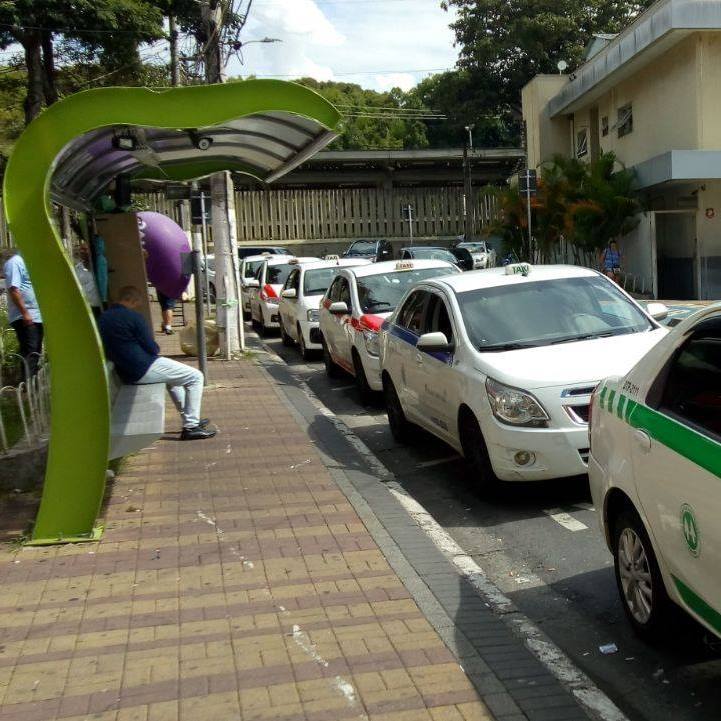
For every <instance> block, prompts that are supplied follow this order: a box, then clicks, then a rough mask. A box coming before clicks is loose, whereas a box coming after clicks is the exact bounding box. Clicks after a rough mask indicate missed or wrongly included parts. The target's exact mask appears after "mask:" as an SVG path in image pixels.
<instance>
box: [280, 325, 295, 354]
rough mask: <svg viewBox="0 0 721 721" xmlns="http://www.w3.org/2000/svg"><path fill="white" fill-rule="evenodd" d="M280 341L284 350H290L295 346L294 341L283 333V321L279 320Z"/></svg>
mask: <svg viewBox="0 0 721 721" xmlns="http://www.w3.org/2000/svg"><path fill="white" fill-rule="evenodd" d="M280 339H281V341H282V342H283V345H284V346H285V347H286V348H292V347H293V346H294V345H295V341H294V340H293V339H292V338H291V337H290V336H289V335H288V334H287V333H286V332H285V324H284V323H283V319H282V318H281V319H280Z"/></svg>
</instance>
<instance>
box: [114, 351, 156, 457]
mask: <svg viewBox="0 0 721 721" xmlns="http://www.w3.org/2000/svg"><path fill="white" fill-rule="evenodd" d="M107 373H108V387H109V389H110V402H111V410H110V459H113V458H121V457H122V456H127V455H129V454H131V453H136V452H137V451H140V450H142V449H143V448H147V447H148V446H149V445H151V444H152V443H154V442H155V441H157V440H158V438H160V437H161V436H162V435H163V433H164V432H165V383H148V384H146V385H129V384H127V383H123V382H122V381H121V380H120V378H119V377H118V374H117V373H116V372H115V370H114V368H113V366H112V363H108V364H107Z"/></svg>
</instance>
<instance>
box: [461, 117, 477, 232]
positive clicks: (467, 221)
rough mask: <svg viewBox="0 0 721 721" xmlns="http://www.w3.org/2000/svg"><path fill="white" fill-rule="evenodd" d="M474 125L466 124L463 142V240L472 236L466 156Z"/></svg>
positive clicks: (469, 175)
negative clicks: (466, 136)
mask: <svg viewBox="0 0 721 721" xmlns="http://www.w3.org/2000/svg"><path fill="white" fill-rule="evenodd" d="M475 127H476V126H475V125H473V124H471V125H466V126H465V130H466V132H467V133H468V140H467V141H466V142H464V143H463V176H464V177H463V211H464V218H463V221H464V222H463V236H464V238H463V239H464V240H465V241H470V240H472V236H473V221H474V215H475V214H474V212H473V199H472V196H473V180H472V178H471V159H470V158H469V157H468V153H469V151H470V150H473V128H475Z"/></svg>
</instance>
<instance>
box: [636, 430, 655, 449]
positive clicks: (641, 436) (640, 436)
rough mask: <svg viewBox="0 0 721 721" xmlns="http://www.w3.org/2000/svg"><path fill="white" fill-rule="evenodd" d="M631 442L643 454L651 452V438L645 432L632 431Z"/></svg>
mask: <svg viewBox="0 0 721 721" xmlns="http://www.w3.org/2000/svg"><path fill="white" fill-rule="evenodd" d="M633 440H634V442H635V443H636V445H637V446H638V447H639V448H640V449H641V450H642V451H643V452H644V453H648V452H649V451H650V450H651V436H649V435H648V433H646V431H641V430H636V431H634V432H633Z"/></svg>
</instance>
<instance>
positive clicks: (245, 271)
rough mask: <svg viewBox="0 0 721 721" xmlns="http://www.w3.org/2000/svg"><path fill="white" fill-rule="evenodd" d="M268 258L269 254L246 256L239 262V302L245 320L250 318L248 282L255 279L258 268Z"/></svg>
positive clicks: (249, 289) (270, 255)
mask: <svg viewBox="0 0 721 721" xmlns="http://www.w3.org/2000/svg"><path fill="white" fill-rule="evenodd" d="M270 257H272V254H271V253H261V254H260V255H248V256H246V257H245V258H243V259H242V260H241V261H240V302H241V307H242V309H243V316H244V317H245V318H246V319H248V318H250V296H251V288H250V285H249V281H251V280H253V279H254V278H255V275H256V273H257V272H258V269H259V268H260V266H261V265H263V263H264V261H265V260H266V259H267V258H270Z"/></svg>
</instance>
